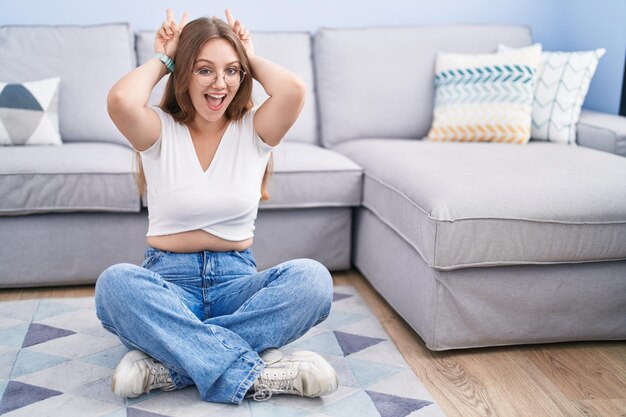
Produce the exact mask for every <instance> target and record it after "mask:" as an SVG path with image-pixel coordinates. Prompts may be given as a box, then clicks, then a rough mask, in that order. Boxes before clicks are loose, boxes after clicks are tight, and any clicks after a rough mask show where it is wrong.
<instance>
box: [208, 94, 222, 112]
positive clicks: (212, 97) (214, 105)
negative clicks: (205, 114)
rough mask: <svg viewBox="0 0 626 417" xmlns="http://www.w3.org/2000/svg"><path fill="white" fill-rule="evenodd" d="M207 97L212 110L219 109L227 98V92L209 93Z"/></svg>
mask: <svg viewBox="0 0 626 417" xmlns="http://www.w3.org/2000/svg"><path fill="white" fill-rule="evenodd" d="M206 97H207V102H208V103H209V107H210V108H211V109H212V110H219V109H220V107H221V105H222V103H223V102H224V99H225V98H226V94H207V95H206Z"/></svg>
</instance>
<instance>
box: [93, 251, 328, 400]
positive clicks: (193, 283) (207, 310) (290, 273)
mask: <svg viewBox="0 0 626 417" xmlns="http://www.w3.org/2000/svg"><path fill="white" fill-rule="evenodd" d="M331 302H332V279H331V276H330V273H329V272H328V270H327V269H326V268H325V267H324V266H323V265H322V264H320V263H319V262H317V261H314V260H310V259H296V260H292V261H288V262H284V263H281V264H279V265H277V266H275V267H273V268H270V269H266V270H264V271H261V272H258V271H257V269H256V261H255V260H254V257H253V256H252V251H251V250H250V249H247V250H245V251H230V252H211V251H204V252H196V253H174V252H167V251H162V250H158V249H155V248H149V249H148V250H146V254H145V260H144V262H143V265H142V266H141V267H139V266H137V265H132V264H118V265H114V266H111V267H109V268H107V269H106V270H105V271H104V272H103V273H102V274H101V275H100V277H99V278H98V281H97V283H96V312H97V315H98V318H99V319H100V321H101V322H102V325H103V326H104V328H106V329H107V330H109V331H111V332H113V333H115V334H116V335H117V336H118V337H119V338H120V340H121V341H122V343H123V344H124V345H125V346H126V347H128V348H129V349H139V350H141V351H143V352H145V353H147V354H148V355H150V356H152V357H153V358H155V359H156V360H157V361H159V362H161V363H163V364H164V365H165V366H166V367H167V368H168V369H169V370H170V374H171V376H172V380H173V382H174V384H175V385H176V387H177V388H182V387H185V386H188V385H192V384H195V385H196V387H197V388H198V391H199V392H200V396H201V398H202V399H203V400H205V401H211V402H221V403H233V404H240V403H241V402H242V401H243V398H244V396H245V394H246V392H247V391H248V389H249V388H250V387H251V386H252V384H253V383H254V381H255V380H256V379H257V377H258V375H259V374H260V373H261V371H262V370H263V368H264V367H265V363H264V362H263V360H262V359H261V358H260V357H259V354H258V353H259V352H262V351H264V350H266V349H269V348H279V347H281V346H284V345H285V344H287V343H289V342H291V341H293V340H295V339H297V338H299V337H300V336H302V335H303V334H304V333H306V332H307V331H308V330H309V329H310V328H311V327H313V326H314V325H316V324H317V323H320V322H322V321H323V320H324V319H326V317H328V314H329V313H330V306H331Z"/></svg>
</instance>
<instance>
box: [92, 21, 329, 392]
mask: <svg viewBox="0 0 626 417" xmlns="http://www.w3.org/2000/svg"><path fill="white" fill-rule="evenodd" d="M226 18H227V22H228V23H226V22H224V21H222V20H220V19H218V18H215V17H214V18H212V19H208V18H201V19H197V20H194V21H192V22H189V23H187V19H188V17H187V14H186V13H185V14H184V15H183V18H182V20H181V22H180V23H176V22H175V21H174V18H173V15H172V12H171V11H170V10H168V11H167V20H166V21H165V22H164V23H163V25H162V26H161V27H160V29H159V30H158V32H157V34H156V37H155V41H154V49H155V57H154V59H150V60H149V61H148V62H146V63H145V64H143V65H141V66H139V67H138V68H136V69H134V70H133V71H131V72H130V73H129V74H127V75H126V76H124V77H123V78H122V79H121V80H119V81H118V82H117V83H116V84H115V85H114V86H113V88H112V89H111V91H110V93H109V97H108V109H109V113H110V115H111V118H112V119H113V122H114V123H115V124H116V126H117V127H118V129H119V130H120V131H121V132H122V133H123V134H124V136H125V137H126V138H127V139H128V141H129V142H130V143H131V145H132V146H133V148H134V149H135V150H136V151H138V152H139V154H140V161H141V164H142V167H143V168H142V170H143V173H145V184H144V185H147V193H148V210H149V228H148V233H147V242H148V244H149V246H150V247H149V248H148V250H147V251H146V256H145V260H144V263H143V265H142V266H141V267H139V266H136V265H132V264H119V265H114V266H111V267H110V268H108V269H106V270H105V271H104V272H103V273H102V275H101V276H100V277H99V278H98V281H97V284H96V307H97V314H98V317H99V319H100V320H101V322H102V325H103V326H104V327H105V328H106V329H108V330H109V331H111V332H113V333H115V334H116V335H118V336H119V338H120V340H121V341H122V342H123V343H124V345H125V346H127V347H128V348H129V349H131V351H130V352H128V353H127V354H126V355H125V356H124V358H123V359H122V360H121V361H120V363H119V365H118V366H117V368H116V370H115V373H114V375H113V383H112V389H113V391H114V392H115V393H116V394H118V395H121V396H125V397H136V396H138V395H141V394H143V393H145V392H149V391H150V390H152V389H162V390H173V389H178V388H182V387H185V386H188V385H192V384H195V385H196V387H197V388H198V390H199V392H200V396H201V398H202V399H204V400H206V401H212V402H224V403H234V404H239V403H241V402H242V401H243V399H244V398H245V397H246V396H247V395H248V396H253V398H254V399H257V400H263V399H267V398H269V397H270V396H271V395H272V394H276V393H291V394H298V395H303V396H309V397H315V396H319V395H325V394H329V393H332V392H334V391H335V390H336V389H337V385H338V381H337V376H336V373H335V371H334V369H333V368H332V366H331V365H330V364H329V363H328V362H327V361H326V360H325V359H323V358H322V357H321V356H320V355H318V354H316V353H314V352H309V351H301V352H296V353H293V354H291V355H289V356H283V355H282V354H281V353H280V351H279V350H277V348H279V347H281V346H283V345H285V344H287V343H289V342H291V341H293V340H295V339H297V338H298V337H300V336H302V335H303V334H304V333H305V332H307V331H308V330H309V329H310V328H311V327H312V326H314V325H316V324H317V323H320V322H321V321H323V320H324V319H325V318H326V317H327V316H328V314H329V312H330V305H331V300H332V281H331V276H330V274H329V272H328V270H327V269H326V268H325V267H324V266H323V265H321V264H320V263H319V262H316V261H313V260H309V259H297V260H293V261H289V262H285V263H282V264H280V265H277V266H275V267H273V268H270V269H267V270H265V271H261V272H258V271H257V269H256V262H255V260H254V258H253V256H252V253H251V250H250V245H251V244H252V238H253V231H254V221H255V219H256V215H257V211H258V205H259V200H260V199H261V197H262V195H263V196H266V192H265V180H266V177H267V173H268V168H267V165H268V160H269V158H270V152H271V151H272V149H273V148H274V147H275V146H277V145H278V144H279V143H280V141H281V139H282V138H283V136H284V135H285V133H286V132H287V130H288V129H289V128H290V127H291V126H292V125H293V123H294V122H295V120H296V118H297V117H298V115H299V113H300V111H301V109H302V106H303V103H304V98H305V86H304V85H303V82H302V81H301V80H300V79H299V78H298V77H297V76H296V75H294V74H293V73H291V72H289V71H287V70H286V69H284V68H282V67H280V66H278V65H276V64H274V63H272V62H270V61H268V60H265V59H263V58H261V57H258V56H256V55H255V54H254V51H253V46H252V41H251V39H250V33H249V32H248V30H246V29H245V28H244V27H243V26H242V24H241V22H239V21H238V20H235V19H233V17H232V15H231V13H230V11H228V10H227V11H226ZM168 72H169V73H170V77H169V81H168V83H167V87H166V91H165V94H164V97H163V100H162V102H161V105H160V107H158V108H157V107H150V106H149V105H148V99H149V97H150V92H151V91H152V89H153V88H154V86H155V85H156V84H157V82H158V81H159V80H160V79H161V78H162V77H163V76H165V75H166V74H167V73H168ZM253 78H254V79H256V80H257V81H258V82H259V83H260V84H261V85H262V86H263V88H264V89H265V91H266V92H267V94H268V95H269V98H268V99H267V101H265V102H264V103H263V104H262V105H261V106H259V107H258V108H253V107H252V102H251V95H252V81H253ZM259 353H262V358H261V356H259Z"/></svg>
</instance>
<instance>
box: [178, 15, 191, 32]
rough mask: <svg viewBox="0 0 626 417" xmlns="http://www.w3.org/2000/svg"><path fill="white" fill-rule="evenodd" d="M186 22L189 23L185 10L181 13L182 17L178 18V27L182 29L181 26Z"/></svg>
mask: <svg viewBox="0 0 626 417" xmlns="http://www.w3.org/2000/svg"><path fill="white" fill-rule="evenodd" d="M187 23H189V13H187V12H185V13H183V17H182V19H181V20H180V25H178V28H179V29H180V30H183V28H184V27H185V26H186V25H187Z"/></svg>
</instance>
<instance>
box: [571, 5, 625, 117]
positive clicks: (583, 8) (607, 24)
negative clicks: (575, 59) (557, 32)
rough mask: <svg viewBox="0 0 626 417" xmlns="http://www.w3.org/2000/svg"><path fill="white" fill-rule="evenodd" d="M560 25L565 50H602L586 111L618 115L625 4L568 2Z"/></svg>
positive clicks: (622, 61)
mask: <svg viewBox="0 0 626 417" xmlns="http://www.w3.org/2000/svg"><path fill="white" fill-rule="evenodd" d="M567 4H568V8H567V9H566V13H565V14H564V17H565V18H564V20H563V22H562V23H561V25H562V28H563V29H562V30H563V32H564V33H565V37H564V38H563V46H562V48H563V49H564V50H569V51H578V50H589V49H595V48H600V47H602V48H605V49H606V55H604V57H602V59H601V60H600V64H599V65H598V69H597V70H596V73H595V75H594V77H593V80H592V82H591V86H590V88H589V93H588V94H587V99H586V101H585V107H586V108H589V109H593V110H599V111H604V112H607V113H616V114H617V113H618V112H619V105H620V99H621V92H622V82H623V77H624V60H625V56H626V0H594V1H589V0H569V1H568V2H567Z"/></svg>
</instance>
